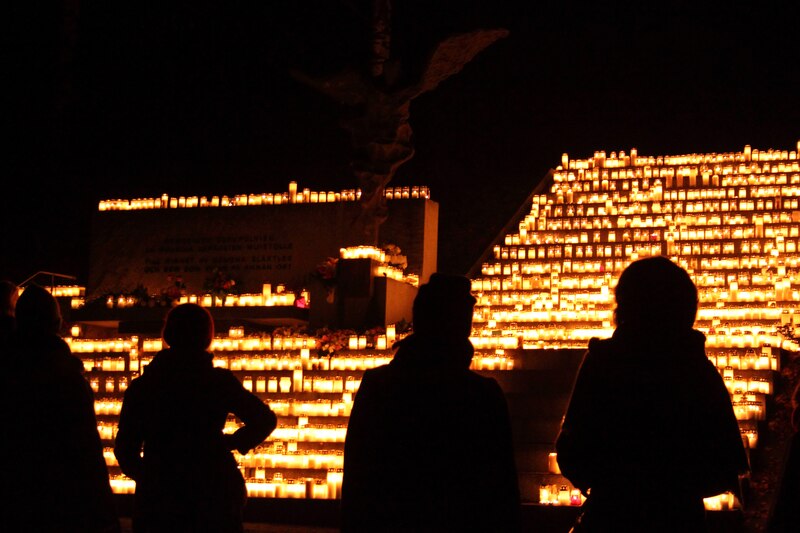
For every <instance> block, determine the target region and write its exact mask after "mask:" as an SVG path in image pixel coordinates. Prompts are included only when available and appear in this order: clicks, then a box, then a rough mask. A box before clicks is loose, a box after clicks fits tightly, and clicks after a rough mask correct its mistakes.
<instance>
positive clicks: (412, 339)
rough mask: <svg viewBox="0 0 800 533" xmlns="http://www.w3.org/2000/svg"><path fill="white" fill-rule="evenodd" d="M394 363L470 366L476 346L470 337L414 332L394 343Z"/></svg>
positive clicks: (454, 366)
mask: <svg viewBox="0 0 800 533" xmlns="http://www.w3.org/2000/svg"><path fill="white" fill-rule="evenodd" d="M394 347H396V348H397V353H396V354H395V356H394V359H393V361H392V364H396V365H399V366H406V365H408V366H423V367H435V366H438V367H451V368H459V369H467V368H469V365H470V362H471V361H472V356H473V354H474V353H475V348H474V347H473V346H472V343H471V342H470V340H469V339H468V338H449V337H438V336H428V335H421V334H419V333H412V334H411V335H409V336H408V337H406V338H404V339H402V340H400V341H398V342H396V343H394Z"/></svg>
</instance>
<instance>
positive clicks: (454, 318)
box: [413, 273, 475, 339]
mask: <svg viewBox="0 0 800 533" xmlns="http://www.w3.org/2000/svg"><path fill="white" fill-rule="evenodd" d="M474 306H475V297H474V296H472V294H471V293H470V281H469V279H467V278H465V277H463V276H454V275H450V274H440V273H435V274H433V275H431V278H430V280H429V281H428V283H426V284H424V285H422V286H421V287H420V288H419V292H418V293H417V297H416V298H415V299H414V307H413V315H414V333H416V334H419V335H425V336H433V337H445V338H455V339H462V338H468V337H469V335H470V333H471V331H472V308H473V307H474Z"/></svg>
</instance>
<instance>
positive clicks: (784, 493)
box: [767, 384, 800, 533]
mask: <svg viewBox="0 0 800 533" xmlns="http://www.w3.org/2000/svg"><path fill="white" fill-rule="evenodd" d="M792 408H793V410H792V429H793V430H794V433H793V434H792V437H791V440H790V441H789V448H788V450H787V452H786V458H785V462H784V466H783V472H782V475H781V482H780V488H779V489H778V493H777V496H776V499H775V504H774V505H773V508H772V513H771V515H770V520H769V527H768V529H767V530H768V531H769V532H770V533H791V532H796V531H799V530H800V384H798V385H797V386H796V387H795V389H794V392H793V394H792Z"/></svg>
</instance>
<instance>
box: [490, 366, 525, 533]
mask: <svg viewBox="0 0 800 533" xmlns="http://www.w3.org/2000/svg"><path fill="white" fill-rule="evenodd" d="M489 402H490V405H489V407H490V412H491V413H492V416H491V423H492V424H493V426H492V427H489V428H487V429H488V430H489V431H490V434H491V435H493V436H494V439H493V443H494V450H493V451H491V452H490V455H491V456H492V457H494V458H495V474H496V478H495V479H496V484H493V486H491V487H489V490H490V492H491V495H490V496H491V498H492V499H493V500H494V501H495V502H497V504H498V507H497V517H496V520H497V525H498V530H499V531H509V532H511V531H518V530H519V527H520V516H519V512H520V495H519V479H518V478H517V466H516V462H515V460H514V443H513V439H512V434H511V419H510V416H509V414H508V403H507V402H506V397H505V395H504V394H503V391H502V389H501V388H500V385H499V384H498V383H497V381H495V380H491V381H490V388H489ZM487 496H489V495H487Z"/></svg>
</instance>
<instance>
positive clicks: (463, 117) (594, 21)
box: [0, 0, 800, 282]
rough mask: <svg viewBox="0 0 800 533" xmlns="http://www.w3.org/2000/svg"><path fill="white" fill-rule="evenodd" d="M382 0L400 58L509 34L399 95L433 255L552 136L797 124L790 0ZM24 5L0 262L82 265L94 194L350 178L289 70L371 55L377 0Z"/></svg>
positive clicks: (496, 202) (703, 138)
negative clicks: (464, 38) (411, 96)
mask: <svg viewBox="0 0 800 533" xmlns="http://www.w3.org/2000/svg"><path fill="white" fill-rule="evenodd" d="M394 3H395V6H394V17H393V25H394V36H393V37H394V41H393V50H394V51H395V52H396V53H397V54H399V56H400V58H401V61H402V62H403V63H404V64H405V65H407V67H408V69H409V71H410V72H414V68H415V67H417V66H418V65H419V64H420V62H421V58H422V57H424V52H425V51H426V50H428V49H429V48H430V46H431V45H432V44H433V43H434V42H436V41H437V39H440V38H442V37H443V36H445V35H447V34H449V33H454V32H459V31H467V30H472V29H477V28H482V27H483V28H490V27H505V28H507V29H509V30H510V35H509V37H508V38H506V39H504V40H502V41H499V42H498V43H496V44H494V45H493V46H492V47H490V48H489V49H487V50H485V51H484V52H482V53H481V54H480V55H479V56H478V57H477V58H476V59H475V60H474V61H473V62H471V63H470V64H468V65H467V66H466V68H465V69H464V70H463V71H462V72H461V73H459V74H457V75H455V76H454V77H452V78H450V79H449V80H447V81H445V82H444V83H443V84H442V85H440V86H439V87H438V88H437V89H436V90H435V91H434V92H432V93H428V94H426V95H423V96H422V97H420V98H419V99H417V100H415V101H414V103H413V104H412V106H411V125H412V127H413V130H414V139H415V140H414V142H415V148H416V155H415V157H414V159H412V160H411V161H409V162H408V163H407V164H406V165H404V166H403V167H402V168H401V169H400V171H399V173H398V176H397V178H396V180H395V182H394V183H395V184H397V185H411V184H422V185H429V186H430V187H431V188H432V195H433V198H434V199H435V200H437V201H438V202H439V203H440V261H439V263H440V266H441V267H442V268H443V269H445V270H450V271H457V272H465V271H466V270H467V269H468V268H469V267H470V266H471V264H472V263H473V262H474V261H475V260H476V259H477V257H478V256H479V255H480V253H481V252H482V251H483V249H484V248H485V247H486V246H487V245H488V244H489V242H490V241H491V240H492V238H493V237H494V236H495V235H496V234H497V232H498V231H499V230H500V228H501V227H502V226H503V225H504V224H505V223H506V222H507V221H508V219H509V217H510V216H511V215H512V214H513V213H514V212H515V211H516V209H517V208H518V207H519V206H520V204H521V203H522V202H523V200H524V199H525V198H526V196H527V195H528V193H529V192H530V191H531V190H532V189H533V187H534V186H535V185H536V183H537V182H538V181H539V179H540V178H541V177H542V176H543V175H544V174H545V173H546V172H547V170H548V169H549V168H551V167H553V166H555V165H557V164H558V163H559V161H560V155H561V153H562V152H565V151H566V152H568V153H570V154H571V155H572V156H574V157H579V158H584V157H588V156H589V155H591V154H592V153H593V152H594V151H595V150H600V149H603V150H606V151H617V150H626V151H627V150H629V149H630V148H631V147H637V148H638V149H639V153H641V154H651V155H659V154H673V153H688V152H710V151H732V150H740V149H741V148H742V147H743V146H744V145H745V144H751V145H753V147H754V148H761V149H766V148H781V149H792V148H793V147H794V146H795V143H796V141H797V140H798V139H800V97H798V94H800V68H798V57H799V55H800V54H799V52H800V40H798V37H797V32H798V7H797V4H798V3H797V2H796V1H788V0H787V1H785V2H780V1H767V2H747V3H745V2H729V3H727V4H725V6H724V7H720V6H719V5H713V6H712V5H710V4H703V3H699V2H693V1H688V0H687V1H682V0H664V1H661V2H658V3H656V2H652V3H651V2H645V1H641V2H634V1H625V2H613V3H608V2H574V1H566V2H564V1H562V2H557V1H554V0H545V1H536V2H533V1H531V2H505V3H503V2H498V1H492V0H488V1H478V0H475V1H471V0H463V1H457V0H440V1H436V2H434V1H426V0H405V1H403V0H396V1H395V2H394ZM20 4H23V5H22V6H16V7H15V8H14V9H17V10H18V11H17V12H15V13H13V14H12V17H11V18H10V20H11V21H12V31H11V34H10V37H11V43H12V45H13V46H12V47H11V48H10V51H11V61H10V63H9V68H8V71H7V72H8V75H7V76H4V77H7V80H8V81H7V88H10V89H11V90H10V91H8V93H9V95H10V96H11V99H10V100H9V101H8V104H7V110H8V113H6V115H7V118H4V123H5V126H6V128H9V133H11V137H12V138H13V141H11V142H10V143H6V144H5V146H6V149H7V150H8V153H7V155H6V156H5V157H4V162H5V163H6V172H4V178H5V181H6V183H5V185H4V188H5V194H4V195H3V204H2V213H3V243H2V246H3V258H2V264H1V265H0V277H6V278H9V279H12V280H13V281H16V282H19V281H22V279H24V278H25V277H27V276H28V275H30V274H33V273H34V272H36V271H37V270H48V271H55V272H63V273H68V274H74V275H77V276H79V278H80V279H81V280H82V281H85V278H86V273H87V269H88V238H89V234H90V224H89V222H90V217H91V214H92V213H93V211H94V210H95V209H96V205H97V201H98V200H100V199H104V198H113V197H124V198H131V197H137V196H157V195H160V194H161V193H164V192H166V193H169V194H172V195H180V194H185V195H212V194H220V195H221V194H237V193H251V192H253V193H260V192H277V191H282V190H285V188H286V185H287V183H288V182H289V181H290V180H296V181H298V183H299V185H300V187H304V186H308V187H311V188H312V189H326V190H327V189H333V190H339V189H343V188H353V187H355V186H356V183H355V180H354V178H352V177H351V176H350V174H349V172H348V156H349V145H348V139H347V136H346V133H345V132H344V131H343V130H341V129H340V128H339V127H338V125H337V109H336V107H335V105H334V104H333V103H332V102H330V101H328V100H327V99H326V98H325V97H323V96H320V95H318V94H316V93H314V92H313V91H312V90H310V89H308V88H306V87H305V86H303V85H301V84H299V83H298V82H296V81H294V79H293V78H292V77H291V76H290V74H289V72H290V70H291V69H292V68H297V69H300V70H302V71H304V72H307V73H311V74H318V75H321V74H325V73H333V72H336V71H338V70H339V69H341V68H342V67H344V66H345V65H347V64H352V63H363V61H364V58H365V57H366V52H367V38H368V29H369V25H368V22H367V18H368V13H369V4H370V2H368V1H363V0H352V1H346V0H338V1H337V0H312V1H300V0H296V1H282V0H270V1H251V2H245V1H241V2H223V1H217V2H211V1H208V0H195V1H182V2H161V1H136V2H131V1H126V2H121V1H118V0H93V1H87V0H84V1H82V2H79V1H78V0H66V1H63V2H62V3H60V4H59V5H56V3H54V2H49V3H40V2H21V3H20ZM42 4H44V6H42ZM165 4H168V5H166V6H165ZM651 4H652V5H651ZM54 6H55V7H54ZM65 6H66V8H72V7H74V6H78V7H79V10H78V16H77V18H75V19H72V18H70V17H66V18H65V17H64V13H65V12H67V13H69V12H70V11H69V9H66V8H65ZM432 6H433V7H432ZM72 20H75V24H76V25H75V26H74V27H75V28H76V29H75V30H74V31H72V30H68V31H66V32H64V28H65V27H66V28H70V27H71V26H70V21H72ZM71 43H74V44H71Z"/></svg>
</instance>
